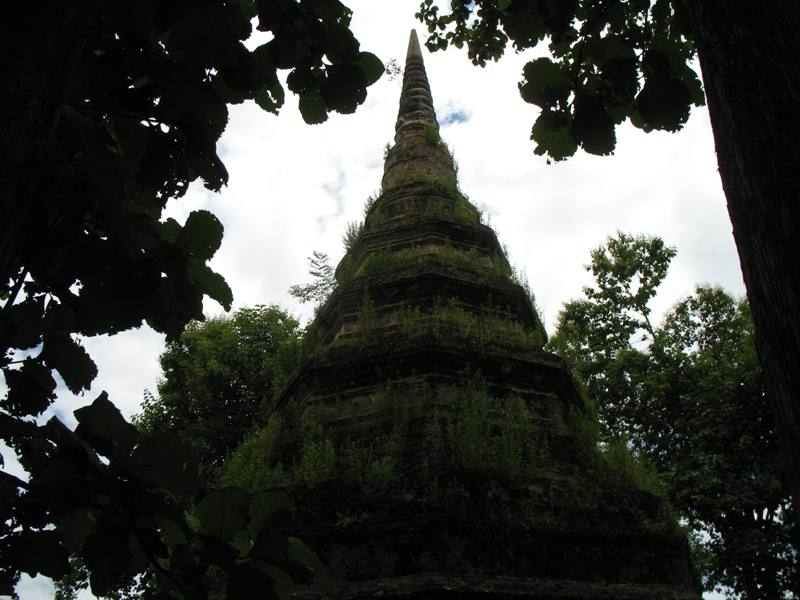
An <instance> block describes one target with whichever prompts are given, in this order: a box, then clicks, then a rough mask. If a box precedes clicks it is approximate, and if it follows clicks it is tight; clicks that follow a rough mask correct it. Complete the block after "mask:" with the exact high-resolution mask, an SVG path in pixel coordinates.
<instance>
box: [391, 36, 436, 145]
mask: <svg viewBox="0 0 800 600" xmlns="http://www.w3.org/2000/svg"><path fill="white" fill-rule="evenodd" d="M426 125H427V126H431V125H432V126H434V127H436V128H437V129H438V127H439V124H438V123H437V122H436V113H435V112H434V110H433V97H432V96H431V88H430V85H429V84H428V76H427V74H426V73H425V63H424V61H423V60H422V49H421V48H420V45H419V39H418V38H417V32H416V30H414V29H412V30H411V35H410V36H409V38H408V52H407V53H406V68H405V71H404V73H403V91H402V93H401V94H400V110H399V112H398V114H397V124H396V125H395V142H399V141H400V139H399V138H400V137H401V133H402V131H403V130H404V129H406V128H408V127H411V128H420V126H423V127H424V126H426Z"/></svg>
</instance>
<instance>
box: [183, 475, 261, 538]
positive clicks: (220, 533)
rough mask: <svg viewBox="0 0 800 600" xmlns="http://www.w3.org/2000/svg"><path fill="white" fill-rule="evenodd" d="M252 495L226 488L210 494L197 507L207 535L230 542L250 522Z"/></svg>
mask: <svg viewBox="0 0 800 600" xmlns="http://www.w3.org/2000/svg"><path fill="white" fill-rule="evenodd" d="M249 506H250V495H249V494H248V493H247V492H245V491H244V490H243V489H240V488H235V487H226V488H222V489H219V490H213V491H212V492H210V493H209V494H208V495H207V496H206V497H205V498H203V500H201V501H200V503H199V504H198V505H197V510H196V514H197V518H198V520H199V521H200V526H201V527H202V528H203V531H205V532H206V533H208V534H210V535H213V536H216V537H218V538H219V539H221V540H223V541H226V542H227V541H230V540H231V539H233V537H234V535H236V533H237V532H239V531H240V530H242V529H244V527H245V525H247V522H248V521H249V515H248V508H249Z"/></svg>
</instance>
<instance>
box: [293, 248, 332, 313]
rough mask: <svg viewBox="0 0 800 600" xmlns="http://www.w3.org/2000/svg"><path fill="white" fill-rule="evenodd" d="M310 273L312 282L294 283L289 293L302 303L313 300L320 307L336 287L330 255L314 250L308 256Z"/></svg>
mask: <svg viewBox="0 0 800 600" xmlns="http://www.w3.org/2000/svg"><path fill="white" fill-rule="evenodd" d="M308 274H309V275H311V279H312V280H311V282H310V283H299V284H296V285H293V286H291V287H290V288H289V293H290V294H291V295H292V296H294V297H295V298H297V299H298V300H299V301H300V302H302V303H306V302H312V303H313V304H314V305H315V306H316V307H320V306H322V305H323V304H325V301H326V300H327V299H328V297H329V296H330V295H331V293H333V290H334V289H335V288H336V274H335V270H334V268H333V267H332V266H331V264H330V259H329V258H328V255H327V254H325V253H324V252H317V251H316V250H314V251H313V252H312V253H311V256H309V257H308Z"/></svg>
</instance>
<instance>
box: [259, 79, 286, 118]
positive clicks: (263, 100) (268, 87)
mask: <svg viewBox="0 0 800 600" xmlns="http://www.w3.org/2000/svg"><path fill="white" fill-rule="evenodd" d="M284 98H285V93H284V91H283V86H282V85H281V84H280V83H266V84H264V85H263V86H261V87H260V88H259V89H258V91H257V92H256V96H255V101H256V104H258V105H259V106H260V107H261V108H262V109H264V110H265V111H267V112H271V113H272V114H274V115H277V114H278V112H279V111H280V109H281V107H282V106H283V102H284Z"/></svg>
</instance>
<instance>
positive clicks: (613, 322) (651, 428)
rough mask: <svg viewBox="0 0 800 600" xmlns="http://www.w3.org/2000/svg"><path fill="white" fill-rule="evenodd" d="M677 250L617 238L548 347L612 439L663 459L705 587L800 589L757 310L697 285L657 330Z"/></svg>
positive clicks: (649, 240) (770, 593) (762, 594)
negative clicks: (655, 318) (759, 352)
mask: <svg viewBox="0 0 800 600" xmlns="http://www.w3.org/2000/svg"><path fill="white" fill-rule="evenodd" d="M674 255H675V250H674V249H673V248H670V247H667V246H665V244H664V243H663V241H662V240H660V239H659V238H655V237H644V236H638V237H634V236H629V235H625V234H621V233H619V234H617V235H616V237H613V238H609V240H608V242H607V243H606V245H605V246H602V247H600V248H597V249H596V250H594V251H593V252H592V261H591V265H590V267H589V268H590V269H591V271H592V274H593V276H594V279H595V283H594V285H593V286H590V287H587V288H585V290H584V293H585V298H584V299H581V300H573V301H570V302H568V303H566V304H565V305H564V309H563V310H562V312H561V313H560V315H559V321H558V327H557V330H556V333H555V335H554V336H553V337H552V338H551V340H550V342H549V347H550V349H551V350H552V351H554V352H556V353H558V354H560V355H561V356H562V357H563V358H564V359H565V360H566V361H567V362H568V363H569V364H570V365H571V366H572V368H573V369H574V372H575V374H576V376H577V378H578V380H579V383H580V384H581V385H582V387H583V390H584V392H585V394H586V395H587V397H588V398H589V400H590V402H592V403H593V404H594V405H595V406H596V408H597V411H598V416H599V419H600V423H601V427H602V435H603V439H604V441H605V442H606V443H612V442H616V441H618V440H620V439H621V440H624V441H626V442H627V443H629V444H631V445H632V447H633V449H634V450H635V451H636V452H637V453H639V455H641V456H644V457H646V458H648V459H649V460H650V461H652V462H653V464H654V465H655V466H656V467H657V469H658V471H659V473H660V474H661V476H662V478H663V481H664V483H665V485H666V487H667V489H668V492H669V497H670V498H671V500H672V502H673V504H674V506H675V508H676V510H677V512H678V514H679V515H680V516H681V517H682V518H683V519H684V520H685V521H686V523H687V526H688V527H689V528H690V530H691V531H692V533H693V534H694V535H693V537H694V538H695V540H696V541H697V542H698V543H699V545H700V548H699V550H700V552H698V553H696V559H697V560H696V562H697V566H698V567H699V568H700V570H701V571H702V575H703V581H704V584H705V586H706V588H707V589H713V588H715V587H717V588H719V587H721V586H725V587H727V588H730V590H732V592H731V593H735V594H740V595H741V596H742V597H744V598H748V599H755V598H763V599H769V598H782V597H785V595H786V594H788V593H792V594H794V595H797V594H798V593H800V571H799V570H798V566H797V555H796V549H797V547H798V546H797V541H798V529H797V524H796V521H795V519H794V517H793V512H792V507H791V498H790V496H789V495H788V494H787V493H786V492H785V491H784V488H783V486H782V485H781V483H782V482H781V477H782V464H781V455H780V452H779V446H778V441H777V437H776V435H775V430H774V426H773V420H772V417H771V415H770V414H769V411H768V409H767V405H766V403H765V402H764V395H765V389H764V381H763V373H762V370H761V368H760V367H759V364H758V360H757V357H756V352H755V346H754V341H753V336H754V334H753V322H752V318H751V316H750V311H749V306H748V304H747V302H746V301H744V300H739V301H737V300H735V299H734V298H732V297H731V296H730V295H729V294H727V293H726V292H724V291H723V290H721V289H719V288H714V287H708V286H699V287H697V289H696V290H695V293H694V294H693V295H691V296H689V297H688V298H686V299H684V300H682V301H681V302H679V303H678V304H676V305H675V306H674V307H673V308H672V309H671V310H670V311H669V312H668V313H667V314H666V316H665V317H664V319H663V322H662V323H661V325H660V326H655V325H653V323H652V319H651V314H650V308H649V306H648V303H649V301H650V300H651V299H652V298H653V297H654V296H655V294H656V292H657V290H658V286H659V285H660V283H661V282H662V281H663V279H664V277H665V276H666V273H667V269H668V267H669V263H670V261H671V259H672V258H673V257H674Z"/></svg>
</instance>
